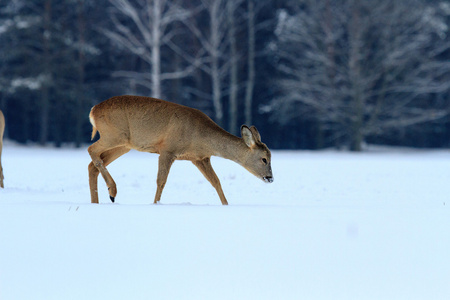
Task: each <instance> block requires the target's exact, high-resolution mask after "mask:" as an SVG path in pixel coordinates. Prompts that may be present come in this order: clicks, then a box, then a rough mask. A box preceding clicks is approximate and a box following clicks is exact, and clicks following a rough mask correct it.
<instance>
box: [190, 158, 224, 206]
mask: <svg viewBox="0 0 450 300" xmlns="http://www.w3.org/2000/svg"><path fill="white" fill-rule="evenodd" d="M192 162H193V163H194V165H195V166H196V167H197V168H198V169H199V170H200V172H202V174H203V176H205V178H206V179H208V181H209V182H210V183H211V185H212V186H213V187H214V188H215V189H216V191H217V194H218V195H219V198H220V201H221V202H222V205H228V201H227V199H226V198H225V194H224V193H223V190H222V186H221V185H220V180H219V178H218V177H217V175H216V172H214V169H213V168H212V165H211V159H210V158H209V157H208V158H205V159H202V160H196V161H192Z"/></svg>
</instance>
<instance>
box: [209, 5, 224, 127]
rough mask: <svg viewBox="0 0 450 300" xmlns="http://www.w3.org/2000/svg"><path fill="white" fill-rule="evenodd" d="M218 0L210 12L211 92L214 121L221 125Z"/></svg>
mask: <svg viewBox="0 0 450 300" xmlns="http://www.w3.org/2000/svg"><path fill="white" fill-rule="evenodd" d="M219 4H220V1H215V2H214V4H213V7H212V13H211V37H210V40H211V47H212V49H211V50H212V51H211V80H212V92H213V105H214V111H215V119H216V120H215V121H216V122H217V123H218V124H219V125H220V126H223V108H222V87H221V86H222V84H221V78H220V77H221V76H220V69H219V59H220V53H219V52H220V49H219V48H220V39H219V37H220V24H219V18H218V15H219V14H220V13H222V12H221V11H220V10H219Z"/></svg>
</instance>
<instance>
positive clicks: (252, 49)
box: [245, 0, 255, 125]
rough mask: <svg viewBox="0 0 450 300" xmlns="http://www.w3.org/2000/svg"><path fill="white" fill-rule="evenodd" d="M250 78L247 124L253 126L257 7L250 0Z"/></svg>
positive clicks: (247, 96) (246, 92) (248, 79)
mask: <svg viewBox="0 0 450 300" xmlns="http://www.w3.org/2000/svg"><path fill="white" fill-rule="evenodd" d="M247 9H248V20H247V24H248V57H247V68H248V74H247V76H248V78H247V85H246V89H245V124H247V125H252V122H253V120H252V102H253V88H254V86H255V7H254V4H253V0H248V7H247Z"/></svg>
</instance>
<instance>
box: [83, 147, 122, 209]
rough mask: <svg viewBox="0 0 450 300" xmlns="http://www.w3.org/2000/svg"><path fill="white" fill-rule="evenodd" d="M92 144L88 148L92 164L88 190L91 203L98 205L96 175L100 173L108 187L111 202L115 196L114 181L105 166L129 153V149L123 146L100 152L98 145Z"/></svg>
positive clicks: (90, 165)
mask: <svg viewBox="0 0 450 300" xmlns="http://www.w3.org/2000/svg"><path fill="white" fill-rule="evenodd" d="M97 143H98V142H97ZM97 143H94V144H93V145H92V146H90V147H89V148H88V151H89V154H90V155H91V158H92V162H91V163H90V164H89V167H88V169H89V189H90V191H91V203H98V193H97V178H98V174H99V173H101V174H102V177H103V179H104V180H105V182H106V185H107V186H108V191H109V198H110V199H111V201H112V202H114V199H115V197H116V195H117V187H116V183H115V182H114V179H113V178H112V176H111V175H110V174H109V172H108V170H107V169H106V166H107V165H109V164H110V163H111V162H113V161H114V160H116V159H117V158H119V157H120V156H122V155H123V154H125V153H127V152H128V151H130V149H128V148H126V147H125V146H119V147H115V148H112V149H107V150H101V149H102V147H101V145H100V144H97Z"/></svg>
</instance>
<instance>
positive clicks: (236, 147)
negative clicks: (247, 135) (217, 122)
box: [213, 132, 248, 164]
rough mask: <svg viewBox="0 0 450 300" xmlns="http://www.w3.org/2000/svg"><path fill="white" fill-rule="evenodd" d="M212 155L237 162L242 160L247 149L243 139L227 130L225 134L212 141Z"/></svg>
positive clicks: (240, 162)
mask: <svg viewBox="0 0 450 300" xmlns="http://www.w3.org/2000/svg"><path fill="white" fill-rule="evenodd" d="M213 146H214V148H215V149H214V150H215V151H214V153H215V154H214V155H216V156H220V157H223V158H226V159H229V160H232V161H235V162H237V163H239V164H242V163H243V162H244V159H245V157H246V152H247V150H248V147H247V145H246V144H245V143H244V141H243V140H242V139H241V138H239V137H237V136H234V135H232V134H230V133H228V132H227V134H225V135H220V136H219V137H218V138H216V139H214V141H213Z"/></svg>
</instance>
